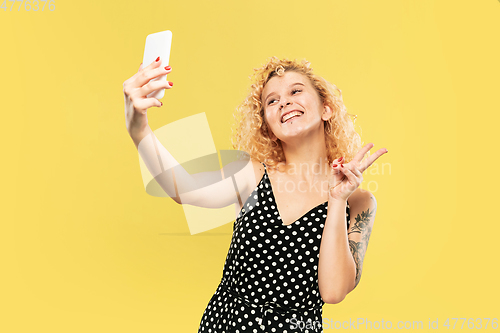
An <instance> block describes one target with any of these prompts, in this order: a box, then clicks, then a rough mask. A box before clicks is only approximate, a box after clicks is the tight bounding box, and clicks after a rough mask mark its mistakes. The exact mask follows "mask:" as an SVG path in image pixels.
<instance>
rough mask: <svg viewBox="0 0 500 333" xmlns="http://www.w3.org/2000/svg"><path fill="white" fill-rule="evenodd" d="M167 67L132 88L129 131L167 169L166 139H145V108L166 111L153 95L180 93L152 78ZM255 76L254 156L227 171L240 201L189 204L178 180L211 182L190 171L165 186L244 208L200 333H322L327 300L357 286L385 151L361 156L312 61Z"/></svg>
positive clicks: (276, 63)
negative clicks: (370, 175)
mask: <svg viewBox="0 0 500 333" xmlns="http://www.w3.org/2000/svg"><path fill="white" fill-rule="evenodd" d="M170 71H171V69H170V67H166V68H160V66H159V62H154V63H152V64H151V65H149V66H147V67H146V68H142V65H141V68H140V69H139V72H138V73H136V74H135V75H134V76H132V77H131V78H130V79H128V80H127V81H125V83H124V94H125V116H126V122H127V130H128V132H129V134H130V136H131V137H132V139H133V141H134V143H135V144H136V147H137V148H138V149H139V152H140V154H141V156H142V157H143V158H152V157H153V156H154V157H156V155H157V154H158V155H161V156H162V160H163V161H164V163H165V164H166V165H167V167H165V168H164V169H167V170H168V167H169V166H170V167H173V166H175V165H177V164H178V163H176V161H175V159H174V158H173V157H172V156H171V155H170V154H169V153H168V151H166V149H165V148H164V147H163V146H162V145H161V143H159V142H158V141H157V140H153V141H154V143H155V144H156V145H155V146H154V145H153V144H151V143H147V142H150V140H143V139H144V138H146V137H147V136H152V135H153V134H152V131H151V129H150V128H149V126H148V125H147V117H146V110H147V109H148V108H149V107H151V106H161V105H162V104H161V102H159V101H158V100H157V99H154V98H146V97H145V96H147V94H149V93H150V92H152V91H154V90H157V89H160V88H167V89H169V88H171V87H172V84H170V83H167V82H161V81H151V82H149V81H150V80H151V79H152V78H154V77H157V76H159V75H163V74H166V73H169V72H170ZM252 79H253V84H252V86H251V91H250V94H249V95H248V97H247V98H246V100H245V101H244V102H243V103H242V105H241V106H240V107H239V108H237V111H236V113H235V118H236V120H237V124H236V131H235V132H234V135H233V146H234V148H236V149H238V150H242V151H244V152H246V153H248V154H249V156H250V160H249V162H248V163H246V164H245V165H244V166H241V163H240V164H239V166H240V167H239V168H238V167H237V162H235V163H234V165H228V166H226V167H225V168H223V170H221V172H222V176H223V178H224V170H225V171H226V174H227V171H228V170H234V169H241V170H240V171H238V172H237V173H236V174H235V175H234V176H235V177H234V179H236V183H237V188H238V189H239V192H238V195H237V196H235V195H234V193H230V191H227V193H225V191H222V192H221V188H224V187H221V186H205V187H203V188H202V189H200V190H197V191H193V193H190V195H185V196H183V198H182V200H181V199H180V196H179V195H178V191H177V186H179V184H180V183H183V184H184V183H185V184H188V183H190V184H196V183H197V182H199V181H201V180H202V179H203V178H208V177H210V176H213V173H210V172H207V173H202V174H197V175H189V174H188V173H187V172H185V171H183V169H182V168H181V169H180V170H181V172H177V171H176V172H175V174H174V175H171V176H167V177H164V178H162V182H163V184H160V185H161V186H162V187H163V188H164V189H165V191H167V193H169V194H172V195H171V196H172V198H173V199H174V200H175V201H176V202H178V203H183V204H192V205H198V206H201V207H212V208H214V207H226V206H228V205H230V204H236V205H237V207H238V208H239V209H240V210H239V214H238V216H237V218H236V221H235V222H234V226H233V238H232V241H231V245H230V248H229V252H228V255H227V258H226V262H225V265H224V270H223V277H222V279H221V282H220V284H219V286H218V288H217V290H216V291H215V293H214V295H213V297H212V298H211V299H210V301H209V303H208V305H207V307H206V310H205V312H204V313H203V317H202V319H201V322H200V325H199V332H217V333H222V332H224V333H229V332H322V331H323V329H322V306H323V304H324V303H330V304H335V303H339V302H341V301H342V300H343V299H344V298H345V296H346V295H347V294H348V293H349V292H351V291H352V290H353V289H354V288H355V287H356V286H357V285H358V283H359V281H360V278H361V272H362V266H363V259H364V256H365V253H366V249H367V246H368V240H369V238H370V234H371V230H372V228H373V223H374V219H375V211H376V207H377V203H376V200H375V197H374V195H373V194H372V193H370V192H368V191H365V190H362V189H360V188H359V185H360V184H361V182H362V180H363V176H362V174H363V172H364V171H365V170H366V169H367V168H368V167H369V166H370V165H371V164H372V163H373V162H374V161H375V160H376V159H377V158H379V157H380V156H381V155H383V154H385V153H387V150H386V149H385V148H382V149H379V150H378V151H377V152H375V153H374V154H372V155H369V156H368V157H367V158H366V159H363V157H364V156H365V154H367V153H368V151H369V150H370V149H371V148H372V147H373V144H371V143H370V144H367V145H365V146H364V147H362V148H361V139H360V137H359V135H358V134H357V133H356V131H355V130H354V122H353V120H351V119H350V114H348V113H347V111H346V108H345V106H344V104H343V101H342V94H341V91H340V89H338V88H337V87H336V86H335V85H333V84H331V83H329V82H328V81H326V80H324V79H323V78H321V77H320V76H317V75H316V74H314V73H313V71H312V68H310V64H309V62H307V61H305V60H303V61H302V62H298V61H290V60H287V59H284V60H280V59H277V58H275V57H272V58H270V59H269V61H268V62H267V63H266V64H265V65H264V66H263V67H261V68H259V69H256V70H255V73H254V76H253V78H252ZM337 93H338V95H337ZM146 164H147V165H148V168H149V169H150V171H151V172H152V173H155V172H156V173H155V175H157V174H158V173H157V171H155V170H153V169H154V167H153V163H147V162H146ZM176 170H177V169H176ZM219 174H220V172H219ZM157 179H159V178H157ZM172 184H174V186H173V187H175V191H173V190H172V188H173V187H172ZM236 197H237V198H238V200H236V199H235V198H236Z"/></svg>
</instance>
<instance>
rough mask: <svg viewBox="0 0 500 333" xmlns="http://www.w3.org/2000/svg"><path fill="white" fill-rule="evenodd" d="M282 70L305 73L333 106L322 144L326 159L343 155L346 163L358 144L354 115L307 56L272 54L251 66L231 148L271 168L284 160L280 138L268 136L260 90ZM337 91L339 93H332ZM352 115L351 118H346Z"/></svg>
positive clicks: (351, 157) (350, 158) (357, 149)
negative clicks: (289, 56)
mask: <svg viewBox="0 0 500 333" xmlns="http://www.w3.org/2000/svg"><path fill="white" fill-rule="evenodd" d="M285 71H293V72H297V73H300V74H303V75H305V76H306V77H308V78H309V80H310V81H311V83H312V85H313V87H314V88H315V89H316V91H317V92H318V94H319V96H320V98H321V100H322V102H323V104H324V105H328V106H329V107H330V108H331V109H332V112H333V114H332V117H330V119H329V120H327V121H325V122H324V125H325V126H324V127H325V144H326V150H327V155H328V156H327V157H328V163H331V162H333V160H335V159H337V158H340V157H341V156H344V160H345V163H347V162H349V161H351V160H352V159H353V158H354V156H355V155H356V153H357V152H358V151H359V149H360V148H361V137H360V135H359V134H358V133H357V132H356V131H355V129H354V122H355V121H356V117H357V116H356V115H352V114H349V113H347V109H346V107H345V105H344V102H343V100H342V92H341V91H340V89H339V88H337V86H336V85H334V84H332V83H330V82H328V81H326V80H325V79H324V78H322V77H321V76H318V75H316V74H314V73H313V70H312V68H311V66H310V63H309V62H308V61H307V60H305V59H304V60H302V61H301V62H298V61H297V60H293V61H292V60H288V59H281V60H280V59H278V58H277V57H271V58H270V59H269V60H268V62H267V63H266V64H265V65H264V66H262V67H261V68H254V73H253V75H252V76H250V79H251V81H252V85H251V88H250V93H249V94H248V96H247V97H246V99H245V100H244V101H243V103H241V104H240V105H239V106H238V107H237V108H236V111H235V112H234V115H233V116H234V120H235V123H236V126H234V125H233V127H235V128H234V129H233V128H232V129H231V131H232V136H231V143H232V145H233V148H234V149H237V150H241V151H244V152H246V153H248V154H249V155H250V158H253V159H255V160H257V161H259V162H264V163H265V164H266V165H267V166H269V167H271V168H276V167H277V165H278V163H281V162H284V161H285V155H284V153H283V148H282V145H281V141H280V140H279V139H277V140H275V141H273V140H271V138H270V137H269V133H268V130H269V129H268V125H267V123H266V121H265V120H264V107H263V105H262V103H261V97H262V90H263V89H264V86H265V85H266V83H267V82H269V80H270V79H271V78H272V77H273V76H276V75H278V76H282V75H284V73H285ZM335 92H338V96H337V95H336V94H335ZM349 116H353V118H354V119H353V120H351V119H350V118H349Z"/></svg>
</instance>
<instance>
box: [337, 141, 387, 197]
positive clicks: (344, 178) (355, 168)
mask: <svg viewBox="0 0 500 333" xmlns="http://www.w3.org/2000/svg"><path fill="white" fill-rule="evenodd" d="M373 146H374V145H373V143H369V144H367V145H366V146H364V147H363V148H361V149H360V151H359V152H358V153H357V154H356V156H355V157H354V158H353V159H352V161H350V162H349V163H346V164H343V163H342V162H343V157H341V158H339V159H337V160H335V161H333V163H332V165H331V172H330V177H329V189H330V190H329V197H330V198H331V199H334V200H341V201H345V200H347V199H348V198H349V197H350V196H351V194H352V193H353V192H354V191H355V190H356V189H357V188H358V187H359V185H360V184H361V183H362V182H363V172H364V171H365V170H366V169H368V167H370V165H372V163H373V162H375V160H377V159H378V158H379V157H380V156H382V155H383V154H385V153H387V149H385V148H380V149H379V150H377V152H376V153H375V154H373V155H370V156H369V157H368V158H367V159H366V160H365V161H363V162H361V160H362V159H363V156H365V154H366V153H367V152H368V151H369V150H370V149H371V148H372V147H373Z"/></svg>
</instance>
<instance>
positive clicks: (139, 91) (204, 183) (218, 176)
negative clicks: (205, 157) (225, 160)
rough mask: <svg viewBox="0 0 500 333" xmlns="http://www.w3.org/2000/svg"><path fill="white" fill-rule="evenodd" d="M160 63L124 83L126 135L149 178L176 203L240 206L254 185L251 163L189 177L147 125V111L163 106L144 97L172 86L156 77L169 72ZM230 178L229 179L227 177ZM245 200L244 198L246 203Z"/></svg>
mask: <svg viewBox="0 0 500 333" xmlns="http://www.w3.org/2000/svg"><path fill="white" fill-rule="evenodd" d="M160 63H161V62H160V61H159V59H158V60H157V61H155V62H153V63H151V64H150V65H149V66H147V67H145V68H142V64H141V66H140V67H139V71H138V72H137V73H136V74H134V76H132V77H131V78H129V79H128V80H126V81H125V82H124V83H123V93H124V96H125V121H126V126H127V131H128V133H129V135H130V137H131V138H132V140H133V142H134V144H135V146H136V148H137V150H138V151H139V154H140V156H141V157H142V159H143V161H144V163H145V165H146V167H147V168H148V170H149V172H150V173H151V175H152V176H153V177H154V178H155V180H156V181H157V182H158V184H159V185H160V186H161V188H162V189H163V190H164V191H165V193H167V195H168V196H169V197H171V198H172V199H173V200H174V201H175V202H177V203H182V204H190V205H195V206H200V207H206V208H222V207H226V206H228V205H230V204H232V203H237V202H239V203H240V205H241V200H242V198H241V197H240V193H247V190H248V188H249V186H251V184H252V185H255V171H254V165H255V164H254V163H250V160H247V161H244V160H241V161H235V162H232V163H229V164H228V165H226V166H225V167H224V168H223V169H221V170H218V171H213V172H202V173H198V174H195V175H190V174H189V173H188V172H187V171H186V170H185V169H184V168H183V167H182V166H181V165H180V164H179V163H178V162H177V161H176V160H175V158H174V157H173V156H172V155H171V154H170V153H169V152H168V150H167V149H166V148H165V147H164V146H163V145H162V144H161V142H160V141H159V140H158V139H157V138H156V136H155V135H154V133H153V131H152V130H151V128H150V127H149V125H148V119H147V109H148V108H150V107H152V106H156V107H160V106H162V105H163V103H161V102H160V101H159V100H158V99H156V98H154V97H150V98H147V95H148V94H150V93H151V92H153V91H155V90H158V89H162V88H163V89H170V88H172V83H170V82H167V81H164V80H159V81H152V79H154V78H155V77H158V76H160V75H165V74H167V73H170V72H171V68H170V67H169V66H167V67H165V68H163V67H160ZM228 175H230V176H228ZM245 199H246V198H243V200H245Z"/></svg>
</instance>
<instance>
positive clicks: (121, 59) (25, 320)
mask: <svg viewBox="0 0 500 333" xmlns="http://www.w3.org/2000/svg"><path fill="white" fill-rule="evenodd" d="M11 5H12V3H11V2H7V3H6V4H5V6H7V8H8V9H7V10H6V11H4V10H3V9H0V27H1V31H2V42H1V45H2V52H1V54H0V59H1V64H2V74H1V80H0V91H1V97H2V98H1V102H2V106H1V108H0V109H1V121H0V123H1V126H2V129H1V131H0V133H1V138H2V149H3V158H2V166H1V168H2V170H1V171H2V191H1V192H2V194H1V196H2V198H1V202H2V223H1V232H0V253H1V255H0V258H1V262H0V264H1V274H0V279H1V284H0V285H1V287H0V299H1V301H0V304H1V309H0V313H1V318H2V319H1V320H0V331H1V332H9V333H10V332H52V333H56V332H65V333H66V332H72V333H77V332H85V333H87V332H121V333H125V332H196V331H197V329H198V325H199V322H200V319H201V316H202V314H203V311H204V309H205V307H206V305H207V303H208V301H209V299H210V297H211V296H212V294H213V292H214V291H215V289H216V287H217V285H218V282H219V281H220V278H221V276H222V268H223V265H224V261H225V256H226V254H227V251H228V248H229V243H230V240H231V231H232V223H228V224H226V225H223V226H221V227H219V228H217V229H214V230H210V231H209V232H206V233H203V234H199V235H194V236H191V235H189V231H188V227H187V224H186V218H185V216H184V213H183V209H182V207H181V206H178V205H176V204H175V203H174V202H173V201H172V200H171V199H169V198H158V197H152V196H149V195H148V194H147V193H146V192H145V189H144V186H143V183H142V179H141V173H140V169H139V160H138V154H137V150H136V149H135V147H134V145H133V142H132V140H131V139H130V138H129V137H128V134H127V131H126V128H125V119H124V100H123V86H122V84H123V82H124V81H125V80H126V79H127V78H129V77H131V76H132V75H133V74H134V73H136V71H137V70H138V67H139V64H140V63H141V61H142V55H143V49H144V43H145V39H146V36H147V35H148V34H151V33H154V32H158V31H162V30H167V29H168V30H171V31H172V33H173V43H172V53H171V56H170V65H171V66H172V68H173V71H172V73H171V74H169V76H168V79H169V80H170V81H172V82H174V88H173V89H172V90H170V91H166V96H165V97H164V98H163V99H162V101H163V103H164V106H163V107H162V108H152V109H150V110H149V112H148V114H149V122H150V126H151V128H152V129H156V128H159V127H161V126H163V125H165V124H168V123H170V122H173V121H175V120H178V119H181V118H184V117H187V116H190V115H193V114H197V113H200V112H206V115H207V119H208V121H209V124H210V129H211V131H212V135H213V138H214V143H215V146H216V148H217V149H218V150H222V149H230V148H231V145H230V141H229V137H230V133H231V132H230V124H231V122H232V112H233V110H234V108H235V107H236V106H237V105H238V104H239V103H240V102H241V101H242V100H243V98H244V96H245V95H246V92H247V89H248V82H249V80H248V76H249V75H251V74H252V69H253V68H255V67H260V66H261V65H262V64H263V63H264V62H265V61H266V59H267V58H268V57H270V56H273V55H275V56H278V57H288V58H299V59H301V58H306V59H308V60H309V61H311V63H312V67H313V68H314V69H315V70H316V72H317V73H318V74H320V75H322V76H324V77H325V78H326V79H328V80H330V81H332V82H333V83H335V84H336V85H337V86H338V87H339V88H340V89H341V90H342V93H343V97H344V102H345V104H346V106H347V108H348V111H349V112H350V113H353V114H357V115H358V119H357V121H356V124H357V128H359V129H361V130H362V132H361V134H362V139H363V142H364V143H368V142H373V143H374V144H375V147H374V149H378V148H382V147H385V148H387V149H388V150H389V153H388V154H386V155H384V156H383V157H382V158H381V159H380V160H379V162H380V163H390V172H389V171H388V169H385V170H384V172H382V169H380V172H378V173H377V172H372V174H370V169H369V170H368V171H367V172H366V173H365V175H364V179H365V181H364V182H363V184H362V187H363V188H365V189H366V188H367V186H368V183H369V182H370V181H371V182H372V183H371V184H372V185H371V186H375V185H377V186H378V188H377V189H376V190H373V189H374V188H373V187H372V188H371V189H372V192H373V193H374V194H375V196H376V198H377V201H378V211H377V217H376V221H375V227H374V229H373V233H372V236H371V239H370V244H369V247H368V252H367V255H366V259H365V264H364V270H363V277H362V279H361V282H360V284H359V286H358V287H357V288H356V289H355V290H354V291H353V292H352V293H351V294H349V295H348V296H347V297H346V299H345V300H344V301H343V302H341V303H339V304H337V305H331V304H326V305H325V307H324V317H325V318H331V319H332V320H340V321H344V320H349V319H351V320H356V319H357V318H366V319H368V320H371V321H381V320H382V319H383V320H384V321H389V320H390V321H391V322H392V325H393V326H395V325H396V323H397V322H398V321H420V320H421V321H423V323H424V326H425V327H427V325H428V321H429V319H431V320H433V321H435V320H436V319H439V325H440V327H441V329H443V330H444V329H445V328H443V327H442V322H443V321H444V320H446V319H447V318H452V317H462V318H473V319H475V318H486V317H489V318H495V317H496V318H499V317H500V312H499V311H498V307H496V306H495V304H497V302H498V299H499V296H500V289H499V285H498V280H499V278H500V276H499V268H498V254H499V251H498V250H497V245H496V243H497V237H498V235H499V231H500V228H499V222H500V221H499V218H498V216H497V214H496V213H495V212H496V209H497V208H498V206H499V205H498V198H499V196H498V175H497V172H496V171H497V165H496V162H497V161H498V158H497V157H496V156H497V155H498V153H497V151H496V148H497V147H498V141H499V140H498V136H497V135H498V132H499V130H498V124H499V116H498V112H499V111H500V102H499V98H498V92H499V86H500V85H499V77H500V62H499V59H500V47H499V43H498V41H499V32H500V3H499V1H498V0H480V1H472V0H470V1H464V0H459V1H451V0H442V1H430V0H403V1H401V0H382V1H371V0H358V1H339V0H329V1H326V0H325V1H295V0H287V1H277V0H266V1H261V0H258V1H255V0H252V1H234V0H232V1H186V0H176V1H143V2H140V1H95V0H93V1H62V0H57V1H55V10H54V11H52V12H51V11H49V10H48V6H47V7H46V8H45V10H44V11H43V12H41V11H38V12H33V11H27V10H26V9H24V8H23V7H21V9H20V10H19V11H18V7H19V2H18V3H16V4H15V5H14V9H13V10H12V11H10V10H9V9H10V6H11ZM373 151H375V150H373ZM457 325H458V324H457ZM458 327H459V326H457V327H456V329H458ZM465 327H466V326H465ZM465 327H464V329H465ZM329 331H330V330H325V332H329Z"/></svg>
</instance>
